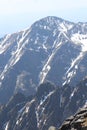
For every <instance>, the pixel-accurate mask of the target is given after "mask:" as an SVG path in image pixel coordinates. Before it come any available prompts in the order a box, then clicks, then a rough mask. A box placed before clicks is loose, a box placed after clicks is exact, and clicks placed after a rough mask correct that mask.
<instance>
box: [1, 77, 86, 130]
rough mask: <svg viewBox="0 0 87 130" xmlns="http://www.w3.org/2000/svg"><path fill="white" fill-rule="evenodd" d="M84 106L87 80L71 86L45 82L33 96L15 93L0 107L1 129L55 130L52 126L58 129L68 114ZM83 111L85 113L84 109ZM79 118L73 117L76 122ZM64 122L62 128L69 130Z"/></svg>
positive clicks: (78, 116) (62, 129) (79, 115)
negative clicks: (73, 86) (59, 85)
mask: <svg viewBox="0 0 87 130" xmlns="http://www.w3.org/2000/svg"><path fill="white" fill-rule="evenodd" d="M86 106H87V79H84V80H83V81H81V82H80V83H79V84H78V85H77V86H76V88H73V89H72V87H70V86H68V85H65V86H64V87H63V88H61V87H56V86H54V85H53V84H52V83H50V82H46V83H44V84H41V85H40V86H39V87H38V89H37V92H36V94H35V95H33V96H29V97H25V96H24V95H23V94H21V93H17V94H15V95H14V96H12V97H11V99H10V100H9V102H7V104H6V105H2V106H1V107H0V129H2V130H50V129H51V128H53V129H52V130H55V129H54V128H56V129H58V128H59V127H60V125H61V124H62V123H63V121H64V120H65V119H66V118H67V117H70V116H71V115H73V114H75V113H76V111H77V110H78V109H79V108H82V107H86ZM85 112H86V114H85V115H87V110H86V111H85ZM80 117H81V113H79V114H78V115H77V116H74V117H73V122H77V121H79V118H80ZM77 118H78V119H77ZM74 119H75V120H74ZM73 122H72V123H73ZM66 123H68V122H66ZM77 123H78V122H77ZM83 124H84V123H83ZM66 125H69V124H64V126H63V127H61V130H68V127H66ZM76 125H77V124H76ZM71 126H73V124H72V125H71ZM64 128H67V129H64ZM71 128H72V127H71ZM77 130H79V129H77ZM81 130H82V129H81Z"/></svg>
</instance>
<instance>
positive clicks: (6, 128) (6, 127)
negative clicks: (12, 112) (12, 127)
mask: <svg viewBox="0 0 87 130" xmlns="http://www.w3.org/2000/svg"><path fill="white" fill-rule="evenodd" d="M8 126H9V122H7V123H6V124H5V130H8Z"/></svg>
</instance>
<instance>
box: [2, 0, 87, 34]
mask: <svg viewBox="0 0 87 130" xmlns="http://www.w3.org/2000/svg"><path fill="white" fill-rule="evenodd" d="M86 14H87V0H0V36H3V35H5V34H8V33H13V32H16V31H19V30H23V29H25V28H28V27H30V26H31V24H33V23H34V22H35V21H37V20H39V19H41V18H43V17H46V16H57V17H61V18H63V19H66V20H69V21H72V22H79V21H81V22H87V15H86Z"/></svg>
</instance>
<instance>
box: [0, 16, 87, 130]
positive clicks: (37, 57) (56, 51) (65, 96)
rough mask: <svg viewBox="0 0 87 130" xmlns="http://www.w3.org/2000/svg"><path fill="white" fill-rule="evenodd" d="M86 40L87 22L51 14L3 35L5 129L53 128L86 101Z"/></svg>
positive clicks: (0, 85)
mask: <svg viewBox="0 0 87 130" xmlns="http://www.w3.org/2000/svg"><path fill="white" fill-rule="evenodd" d="M86 42H87V23H81V22H78V23H73V22H70V21H67V20H64V19H61V18H58V17H53V16H49V17H46V18H43V19H41V20H39V21H36V22H35V23H34V24H32V25H31V27H30V28H27V29H25V30H22V31H20V32H16V33H13V34H7V35H5V36H4V37H3V38H0V104H1V105H0V128H1V129H2V130H55V129H58V128H59V127H60V125H61V124H62V123H63V121H64V120H65V119H66V118H67V117H69V116H71V115H72V114H75V112H76V111H77V110H78V109H79V108H80V107H84V106H85V104H86V103H87V94H86V91H87V88H86V87H87V43H86ZM61 128H62V127H61Z"/></svg>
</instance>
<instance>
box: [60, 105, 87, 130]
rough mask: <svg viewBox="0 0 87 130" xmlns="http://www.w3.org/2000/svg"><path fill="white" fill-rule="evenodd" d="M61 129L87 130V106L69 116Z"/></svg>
mask: <svg viewBox="0 0 87 130" xmlns="http://www.w3.org/2000/svg"><path fill="white" fill-rule="evenodd" d="M59 130H87V106H86V107H84V108H82V109H80V110H79V111H78V112H77V113H76V114H75V115H74V116H72V117H70V118H68V119H67V120H66V121H65V122H64V123H63V125H62V126H61V128H60V129H59Z"/></svg>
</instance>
